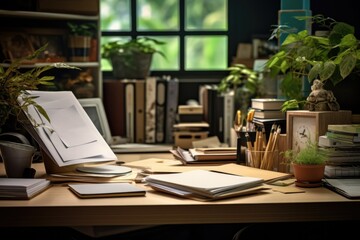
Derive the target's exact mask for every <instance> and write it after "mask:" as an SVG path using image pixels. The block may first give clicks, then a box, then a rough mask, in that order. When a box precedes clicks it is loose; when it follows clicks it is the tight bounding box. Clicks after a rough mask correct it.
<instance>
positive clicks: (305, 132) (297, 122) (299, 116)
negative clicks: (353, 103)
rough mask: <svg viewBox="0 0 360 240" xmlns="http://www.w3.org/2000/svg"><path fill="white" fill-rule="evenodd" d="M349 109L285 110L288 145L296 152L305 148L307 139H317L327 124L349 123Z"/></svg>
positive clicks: (322, 133) (324, 130) (325, 129)
mask: <svg viewBox="0 0 360 240" xmlns="http://www.w3.org/2000/svg"><path fill="white" fill-rule="evenodd" d="M351 115H352V113H351V111H347V110H339V111H316V112H315V111H309V110H293V111H287V119H286V134H287V139H288V140H287V141H288V147H289V148H290V149H292V150H294V151H296V152H299V151H300V150H301V149H303V148H305V147H306V145H307V143H308V142H309V141H311V142H315V141H318V140H319V136H321V135H324V134H325V133H326V131H327V126H328V124H345V123H351Z"/></svg>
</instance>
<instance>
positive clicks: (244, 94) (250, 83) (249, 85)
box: [218, 64, 263, 122]
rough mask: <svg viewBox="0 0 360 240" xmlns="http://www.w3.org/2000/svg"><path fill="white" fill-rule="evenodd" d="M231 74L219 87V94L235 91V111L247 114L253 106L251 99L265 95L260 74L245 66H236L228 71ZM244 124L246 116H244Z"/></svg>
mask: <svg viewBox="0 0 360 240" xmlns="http://www.w3.org/2000/svg"><path fill="white" fill-rule="evenodd" d="M227 70H228V71H229V74H228V75H227V76H226V77H224V78H223V79H222V80H221V81H220V83H219V85H218V91H219V93H223V92H228V91H231V90H233V91H234V97H235V109H236V110H241V112H243V113H246V111H247V110H248V108H249V107H250V104H251V98H255V97H261V96H262V94H263V89H262V84H261V78H260V76H259V73H258V72H256V71H254V70H252V69H251V68H248V67H247V66H246V65H244V64H234V65H232V66H231V67H229V68H228V69H227ZM241 116H242V119H241V122H243V120H244V118H245V116H246V114H242V115H241Z"/></svg>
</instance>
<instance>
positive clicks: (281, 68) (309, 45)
mask: <svg viewBox="0 0 360 240" xmlns="http://www.w3.org/2000/svg"><path fill="white" fill-rule="evenodd" d="M299 19H302V20H310V21H311V24H314V23H315V24H318V25H319V26H320V27H322V28H325V29H326V30H328V35H326V36H314V35H311V33H309V32H308V31H307V30H303V31H300V32H293V29H291V27H289V26H284V25H280V26H277V27H276V28H275V30H274V31H273V34H272V36H271V38H274V37H279V35H280V34H285V33H286V34H288V35H287V37H286V38H285V40H284V42H283V43H282V45H281V47H280V49H279V51H278V52H277V53H276V54H275V55H273V56H272V57H271V58H270V59H269V60H268V61H267V63H266V66H265V68H266V69H269V70H270V74H271V75H272V76H277V75H282V77H283V80H282V82H281V86H280V89H281V91H282V93H283V94H284V95H285V97H286V98H287V99H290V100H294V101H293V102H292V103H299V104H300V107H301V104H302V103H303V102H302V101H304V99H305V98H304V96H302V91H301V89H302V83H303V79H304V77H306V78H307V79H308V81H309V82H310V83H311V82H312V81H313V80H315V79H319V80H321V81H322V82H324V83H325V82H327V81H330V82H331V84H332V85H334V86H335V85H337V84H338V83H340V82H341V81H343V80H344V79H346V78H347V77H348V76H349V75H351V74H358V73H359V70H360V65H359V64H357V62H358V60H360V54H359V53H360V48H359V46H360V45H359V43H360V41H359V40H358V39H357V38H356V37H355V29H354V27H353V26H351V25H349V24H347V23H344V22H337V21H335V20H334V19H332V18H326V17H324V16H322V15H314V16H312V17H299ZM296 101H298V102H296ZM290 105H291V106H292V107H294V106H295V105H294V104H290ZM284 108H285V109H286V106H284Z"/></svg>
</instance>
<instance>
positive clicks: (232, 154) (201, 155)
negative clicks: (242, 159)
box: [189, 148, 236, 161]
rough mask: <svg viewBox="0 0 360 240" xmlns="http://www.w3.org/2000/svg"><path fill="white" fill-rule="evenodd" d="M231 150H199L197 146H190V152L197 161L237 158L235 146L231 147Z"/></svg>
mask: <svg viewBox="0 0 360 240" xmlns="http://www.w3.org/2000/svg"><path fill="white" fill-rule="evenodd" d="M229 150H230V151H226V152H225V151H224V150H222V151H211V152H208V151H203V150H199V149H197V148H190V149H189V152H190V154H191V156H192V157H193V158H194V159H195V160H196V161H201V160H218V161H221V160H236V150H234V149H233V148H230V149H229Z"/></svg>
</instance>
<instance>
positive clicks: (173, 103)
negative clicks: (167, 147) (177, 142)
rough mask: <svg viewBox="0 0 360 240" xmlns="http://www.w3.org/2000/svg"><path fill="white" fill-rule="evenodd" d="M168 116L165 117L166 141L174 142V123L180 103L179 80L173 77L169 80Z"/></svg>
mask: <svg viewBox="0 0 360 240" xmlns="http://www.w3.org/2000/svg"><path fill="white" fill-rule="evenodd" d="M166 102H167V104H166V111H165V113H166V118H165V125H166V127H165V142H166V143H173V142H174V135H173V131H174V124H175V123H176V113H177V108H178V103H179V80H178V79H177V78H172V79H169V80H168V88H167V93H166Z"/></svg>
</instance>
